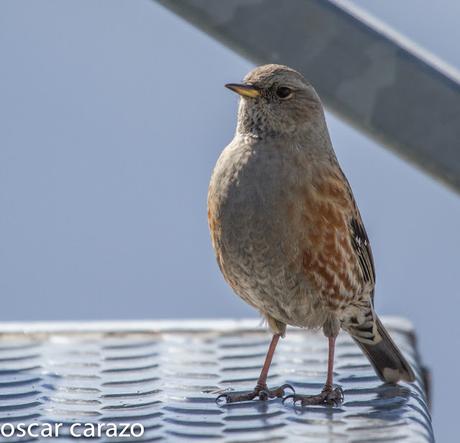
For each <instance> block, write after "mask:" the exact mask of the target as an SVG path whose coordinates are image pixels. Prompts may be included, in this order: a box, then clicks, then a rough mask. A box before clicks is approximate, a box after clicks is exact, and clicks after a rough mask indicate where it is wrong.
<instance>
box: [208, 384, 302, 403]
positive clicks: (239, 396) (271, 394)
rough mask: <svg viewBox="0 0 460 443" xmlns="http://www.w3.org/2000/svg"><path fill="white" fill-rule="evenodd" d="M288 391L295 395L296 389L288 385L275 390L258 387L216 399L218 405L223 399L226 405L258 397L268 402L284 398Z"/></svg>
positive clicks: (226, 394) (223, 395) (225, 394)
mask: <svg viewBox="0 0 460 443" xmlns="http://www.w3.org/2000/svg"><path fill="white" fill-rule="evenodd" d="M286 389H290V390H292V392H294V393H295V389H294V388H293V387H292V386H291V385H290V384H288V383H286V384H284V385H281V386H279V387H277V388H275V389H268V387H267V386H256V388H255V389H254V390H253V391H251V392H244V393H236V392H235V393H228V392H226V393H224V394H220V395H219V396H218V397H217V398H216V403H218V404H219V402H220V400H221V399H225V403H237V402H240V401H249V400H253V399H255V398H256V397H258V398H259V400H262V401H266V400H269V399H270V398H282V397H283V395H284V392H285V390H286Z"/></svg>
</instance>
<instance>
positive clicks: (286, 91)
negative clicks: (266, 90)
mask: <svg viewBox="0 0 460 443" xmlns="http://www.w3.org/2000/svg"><path fill="white" fill-rule="evenodd" d="M276 95H277V96H278V97H279V98H281V99H285V98H288V97H290V96H291V95H292V89H290V88H287V87H286V86H280V87H279V88H277V90H276Z"/></svg>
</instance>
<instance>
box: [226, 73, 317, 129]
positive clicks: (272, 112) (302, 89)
mask: <svg viewBox="0 0 460 443" xmlns="http://www.w3.org/2000/svg"><path fill="white" fill-rule="evenodd" d="M225 86H226V87H227V88H228V89H231V90H232V91H234V92H236V93H237V94H239V95H240V96H241V101H240V108H239V113H238V131H239V132H242V133H253V134H257V135H258V136H259V137H264V136H268V135H270V134H288V133H295V132H297V131H302V129H303V128H306V127H309V126H311V125H312V124H315V122H316V120H318V119H322V120H323V119H324V115H323V110H322V105H321V101H320V99H319V97H318V94H317V93H316V91H315V89H314V88H313V86H311V85H310V83H308V82H307V81H306V80H305V78H304V77H303V76H302V75H301V74H300V73H299V72H297V71H295V70H294V69H291V68H288V67H287V66H283V65H264V66H259V67H258V68H255V69H254V70H252V71H251V72H249V74H247V75H246V77H245V78H244V80H243V82H242V83H229V84H227V85H225Z"/></svg>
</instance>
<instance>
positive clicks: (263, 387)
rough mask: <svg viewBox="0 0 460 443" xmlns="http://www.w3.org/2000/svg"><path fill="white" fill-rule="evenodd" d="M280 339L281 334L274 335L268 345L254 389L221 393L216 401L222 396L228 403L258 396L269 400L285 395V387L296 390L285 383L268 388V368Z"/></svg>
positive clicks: (260, 398)
mask: <svg viewBox="0 0 460 443" xmlns="http://www.w3.org/2000/svg"><path fill="white" fill-rule="evenodd" d="M279 339H280V335H279V334H275V335H273V338H272V341H271V342H270V346H269V347H268V351H267V356H266V357H265V362H264V365H263V367H262V370H261V371H260V375H259V378H258V380H257V384H256V387H255V388H254V390H253V391H251V392H243V393H237V392H235V393H234V394H231V393H225V394H221V395H219V396H218V397H217V398H216V401H219V400H220V399H221V398H224V399H225V400H226V402H227V403H235V402H239V401H247V400H253V399H254V398H256V397H258V398H259V400H268V399H269V398H275V397H282V396H283V395H284V391H285V389H292V391H294V388H293V387H292V386H291V385H289V384H284V385H282V386H279V387H277V388H275V389H268V387H267V377H268V370H269V369H270V365H271V363H272V359H273V354H274V353H275V349H276V345H277V344H278V341H279Z"/></svg>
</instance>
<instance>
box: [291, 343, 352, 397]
mask: <svg viewBox="0 0 460 443" xmlns="http://www.w3.org/2000/svg"><path fill="white" fill-rule="evenodd" d="M335 338H336V337H335V336H332V337H328V340H329V352H328V360H327V378H326V383H325V385H324V388H323V390H322V391H321V392H320V393H319V394H318V395H300V394H292V395H288V396H286V397H284V399H283V403H284V402H285V401H286V400H287V399H288V398H292V401H293V402H294V404H296V403H297V402H300V404H301V405H302V406H310V405H335V406H338V405H340V404H341V403H342V402H343V390H342V388H341V387H340V386H338V387H336V388H334V384H333V378H334V350H335Z"/></svg>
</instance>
